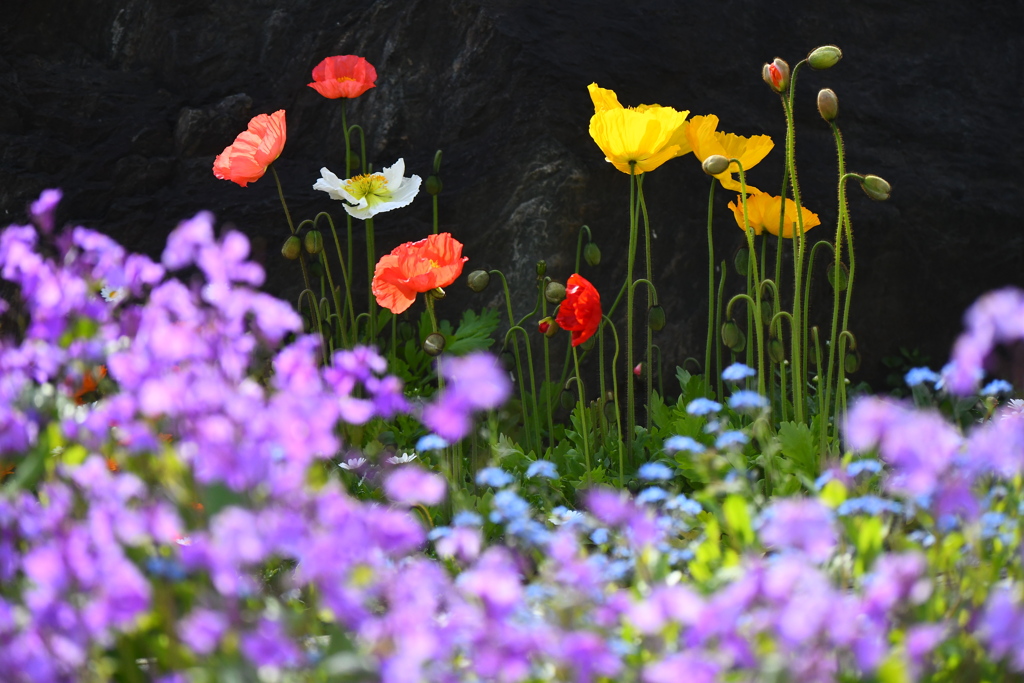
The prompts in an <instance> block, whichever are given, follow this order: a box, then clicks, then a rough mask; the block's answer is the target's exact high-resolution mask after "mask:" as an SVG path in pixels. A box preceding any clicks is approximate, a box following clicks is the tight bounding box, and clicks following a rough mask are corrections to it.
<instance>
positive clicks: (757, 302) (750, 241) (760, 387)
mask: <svg viewBox="0 0 1024 683" xmlns="http://www.w3.org/2000/svg"><path fill="white" fill-rule="evenodd" d="M730 161H731V162H733V163H735V164H736V166H737V168H738V169H739V176H740V199H741V201H742V203H743V232H744V233H745V234H746V236H747V249H748V251H749V254H748V259H749V260H748V263H749V269H750V271H751V274H752V276H753V281H754V283H755V285H754V298H753V313H754V316H753V317H754V323H753V324H754V332H755V339H756V341H757V393H758V394H760V395H761V396H764V395H765V390H764V375H765V371H764V330H763V327H764V325H763V323H762V321H761V287H760V286H759V285H758V283H760V282H761V276H760V272H759V271H758V268H757V250H756V249H755V248H754V229H753V228H752V227H751V226H750V217H749V215H748V211H747V181H746V174H745V173H744V171H743V164H742V163H741V162H740V160H739V159H731V160H730ZM780 232H781V230H780Z"/></svg>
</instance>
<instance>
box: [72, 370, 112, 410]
mask: <svg viewBox="0 0 1024 683" xmlns="http://www.w3.org/2000/svg"><path fill="white" fill-rule="evenodd" d="M106 376H107V366H106V365H101V366H99V368H94V369H93V370H90V371H89V372H87V373H85V376H83V377H82V386H80V387H79V388H78V390H77V391H75V394H74V399H75V404H76V405H80V406H83V405H85V404H86V403H92V402H93V401H95V400H96V397H95V396H94V395H93V394H94V393H95V392H96V390H97V389H99V381H100V380H101V379H103V378H104V377H106Z"/></svg>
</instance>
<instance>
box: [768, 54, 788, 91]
mask: <svg viewBox="0 0 1024 683" xmlns="http://www.w3.org/2000/svg"><path fill="white" fill-rule="evenodd" d="M761 78H763V79H764V82H765V83H767V84H768V85H769V86H770V87H771V89H772V90H774V91H775V92H778V93H781V92H785V91H786V88H788V87H789V64H787V63H786V62H785V61H784V60H782V59H780V58H779V57H776V58H775V59H774V60H773V61H772V63H771V64H765V65H764V68H763V69H762V70H761Z"/></svg>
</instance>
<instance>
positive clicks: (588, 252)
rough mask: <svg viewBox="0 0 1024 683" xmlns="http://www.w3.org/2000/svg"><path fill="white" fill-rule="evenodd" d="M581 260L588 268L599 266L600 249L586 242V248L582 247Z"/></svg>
mask: <svg viewBox="0 0 1024 683" xmlns="http://www.w3.org/2000/svg"><path fill="white" fill-rule="evenodd" d="M583 260H584V261H586V262H587V265H588V266H597V265H600V263H601V248H600V247H598V246H597V245H596V244H595V243H593V242H587V246H585V247H583Z"/></svg>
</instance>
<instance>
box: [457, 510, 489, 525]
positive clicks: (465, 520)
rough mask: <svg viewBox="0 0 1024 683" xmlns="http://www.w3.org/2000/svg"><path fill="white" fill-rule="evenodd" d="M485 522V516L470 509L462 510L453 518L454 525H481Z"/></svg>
mask: <svg viewBox="0 0 1024 683" xmlns="http://www.w3.org/2000/svg"><path fill="white" fill-rule="evenodd" d="M483 523H484V520H483V517H481V516H480V515H478V514H476V513H475V512H471V511H470V510H460V511H459V512H457V513H455V516H454V517H453V518H452V524H453V525H454V526H480V525H481V524H483Z"/></svg>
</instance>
